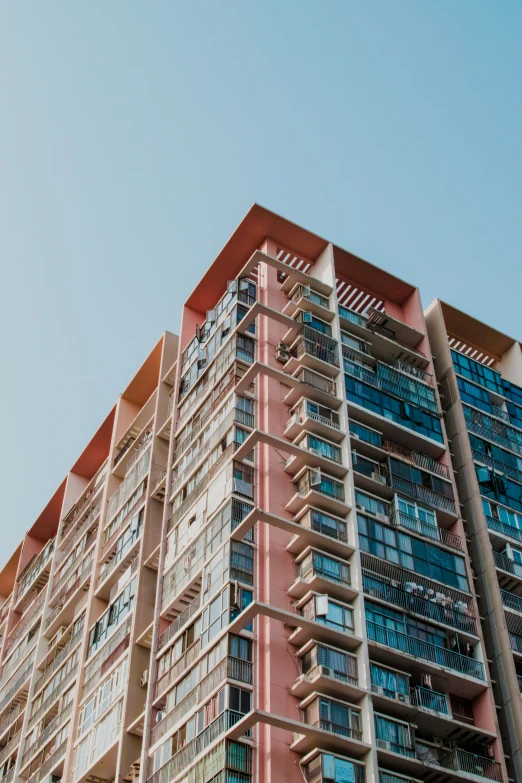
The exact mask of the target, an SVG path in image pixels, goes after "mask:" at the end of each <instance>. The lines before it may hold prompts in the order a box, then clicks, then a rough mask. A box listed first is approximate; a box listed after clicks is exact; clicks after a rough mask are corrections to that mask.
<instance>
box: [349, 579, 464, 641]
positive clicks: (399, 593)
mask: <svg viewBox="0 0 522 783" xmlns="http://www.w3.org/2000/svg"><path fill="white" fill-rule="evenodd" d="M416 587H417V586H416ZM363 590H364V592H365V593H366V594H367V595H370V596H372V598H378V599H379V600H381V601H385V602H386V603H389V604H393V605H394V606H398V607H400V608H401V609H403V610H404V611H406V612H408V613H409V614H414V615H417V616H419V617H425V618H427V619H429V620H433V621H435V622H437V623H440V624H441V625H448V626H450V627H451V628H456V629H457V630H459V631H460V632H461V633H465V634H469V635H471V636H476V635H477V626H476V622H475V619H474V618H473V617H472V616H470V615H469V614H468V612H469V610H468V608H467V606H466V605H465V604H464V602H462V604H463V605H462V610H461V611H457V610H456V609H455V608H452V607H451V606H449V605H440V604H438V603H435V600H436V599H429V600H428V599H426V598H420V597H419V596H418V595H416V594H415V592H414V591H413V588H411V590H410V591H408V590H402V589H401V588H399V587H394V586H392V585H390V584H387V583H386V582H384V581H382V580H381V579H376V578H375V577H374V576H370V575H368V574H363ZM454 606H455V604H453V607H454Z"/></svg>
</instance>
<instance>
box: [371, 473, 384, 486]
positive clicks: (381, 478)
mask: <svg viewBox="0 0 522 783" xmlns="http://www.w3.org/2000/svg"><path fill="white" fill-rule="evenodd" d="M372 479H373V480H374V481H376V482H377V483H378V484H386V476H383V475H382V473H375V472H374V473H372Z"/></svg>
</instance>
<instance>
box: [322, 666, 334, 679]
mask: <svg viewBox="0 0 522 783" xmlns="http://www.w3.org/2000/svg"><path fill="white" fill-rule="evenodd" d="M321 674H322V675H323V677H331V676H332V670H331V669H330V667H329V666H321Z"/></svg>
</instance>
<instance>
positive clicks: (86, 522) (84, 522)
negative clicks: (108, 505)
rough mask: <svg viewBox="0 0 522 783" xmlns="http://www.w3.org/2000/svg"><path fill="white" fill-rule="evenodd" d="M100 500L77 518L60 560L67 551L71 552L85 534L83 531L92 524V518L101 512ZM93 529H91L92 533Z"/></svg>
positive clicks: (64, 556) (65, 555)
mask: <svg viewBox="0 0 522 783" xmlns="http://www.w3.org/2000/svg"><path fill="white" fill-rule="evenodd" d="M101 507H102V504H101V501H100V502H99V503H97V504H96V505H95V506H94V507H93V508H92V509H91V510H90V512H89V513H88V514H87V516H84V517H82V518H81V519H79V520H78V523H77V525H76V529H75V532H74V535H73V537H72V538H71V540H70V541H69V543H68V544H67V546H66V547H65V549H64V550H63V552H62V560H64V559H65V558H66V557H67V555H68V554H69V552H71V551H72V550H73V549H74V548H75V547H76V546H77V545H78V543H79V542H80V541H81V539H82V537H83V536H84V535H85V533H86V532H87V531H88V530H89V528H90V527H91V525H92V524H93V522H94V520H95V519H96V518H97V517H98V516H99V514H100V512H101ZM94 532H95V531H94V530H93V533H94Z"/></svg>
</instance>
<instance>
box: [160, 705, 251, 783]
mask: <svg viewBox="0 0 522 783" xmlns="http://www.w3.org/2000/svg"><path fill="white" fill-rule="evenodd" d="M243 717H244V716H243V715H242V714H241V713H240V712H235V711H234V710H225V711H224V712H222V713H221V715H220V716H219V717H218V718H216V720H214V721H213V722H212V723H210V724H209V725H208V726H207V728H206V729H204V730H203V731H202V732H201V734H198V736H197V737H194V739H193V740H190V742H187V744H186V745H185V746H184V747H183V748H181V749H180V750H178V752H177V753H175V754H174V755H173V756H172V758H170V759H169V760H168V761H167V763H166V764H164V765H163V766H162V767H160V769H158V770H157V772H155V773H154V774H153V775H151V777H149V778H148V780H147V783H169V781H171V780H172V779H173V778H175V777H176V775H178V774H179V773H180V772H182V771H183V770H184V769H186V768H187V766H188V765H189V764H191V763H192V761H193V760H194V759H195V758H196V757H197V756H199V754H200V753H202V752H203V751H204V750H205V749H206V748H207V747H208V746H209V745H210V743H211V742H214V740H216V739H217V738H218V737H219V736H220V735H221V734H224V733H225V731H228V729H231V728H232V727H233V726H235V725H236V723H238V722H239V721H240V720H241V718H243Z"/></svg>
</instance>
